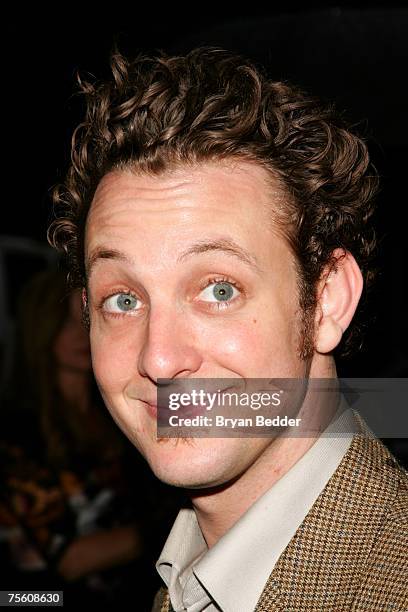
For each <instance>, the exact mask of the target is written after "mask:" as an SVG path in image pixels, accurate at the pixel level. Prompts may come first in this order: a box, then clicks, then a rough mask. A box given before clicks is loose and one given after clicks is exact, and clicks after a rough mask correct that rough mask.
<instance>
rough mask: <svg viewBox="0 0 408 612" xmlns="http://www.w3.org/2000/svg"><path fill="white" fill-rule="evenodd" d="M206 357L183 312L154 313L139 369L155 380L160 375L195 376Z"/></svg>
mask: <svg viewBox="0 0 408 612" xmlns="http://www.w3.org/2000/svg"><path fill="white" fill-rule="evenodd" d="M201 363H202V357H201V355H200V351H199V348H198V346H197V345H196V342H195V339H194V335H193V334H192V332H191V329H189V328H188V325H187V322H186V320H185V317H183V315H182V314H181V313H175V312H173V313H168V312H167V313H165V312H163V311H162V312H160V313H159V312H155V313H151V316H150V318H149V321H148V324H147V326H146V330H145V336H144V339H143V346H142V349H141V351H140V353H139V360H138V370H139V373H140V375H141V376H148V377H149V378H151V379H152V380H154V381H155V382H157V380H158V379H159V378H169V379H172V378H175V377H176V376H189V375H190V376H191V375H192V374H193V375H194V373H195V372H197V371H198V370H199V369H200V366H201Z"/></svg>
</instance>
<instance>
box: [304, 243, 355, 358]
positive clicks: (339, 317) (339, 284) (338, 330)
mask: <svg viewBox="0 0 408 612" xmlns="http://www.w3.org/2000/svg"><path fill="white" fill-rule="evenodd" d="M333 257H334V259H335V265H333V264H331V265H330V266H328V267H326V268H325V270H324V272H323V275H322V277H321V280H320V283H319V286H318V304H317V309H316V319H315V330H316V331H315V349H316V350H317V351H318V352H319V353H330V351H332V350H333V349H334V348H336V346H337V345H338V344H339V342H340V340H341V338H342V335H343V333H344V332H345V331H346V329H347V327H348V326H349V325H350V322H351V320H352V318H353V316H354V313H355V311H356V309H357V305H358V302H359V300H360V297H361V293H362V290H363V277H362V274H361V270H360V268H359V266H358V264H357V262H356V260H355V259H354V257H353V256H352V254H351V253H349V251H345V250H343V249H336V250H335V251H333Z"/></svg>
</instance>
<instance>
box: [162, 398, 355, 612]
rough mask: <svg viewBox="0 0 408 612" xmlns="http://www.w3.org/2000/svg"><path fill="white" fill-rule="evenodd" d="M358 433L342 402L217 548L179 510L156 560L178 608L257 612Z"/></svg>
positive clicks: (190, 516)
mask: <svg viewBox="0 0 408 612" xmlns="http://www.w3.org/2000/svg"><path fill="white" fill-rule="evenodd" d="M342 402H345V400H344V398H343V399H342ZM344 408H346V409H344ZM357 431H358V426H357V424H356V421H355V419H354V416H353V412H352V410H351V409H350V408H349V407H347V406H345V405H344V403H343V404H340V407H339V409H338V411H337V412H336V414H335V416H334V419H333V420H332V422H331V423H330V425H329V426H328V427H327V428H326V430H325V432H324V435H321V436H320V437H319V438H318V439H317V440H316V442H315V443H314V444H313V446H312V447H311V448H310V449H309V450H308V451H307V452H306V453H305V454H304V455H303V456H302V457H301V458H300V459H299V461H298V462H297V463H296V464H295V465H294V466H293V467H292V468H291V469H290V470H289V471H288V472H287V473H286V474H285V475H284V476H282V478H280V480H278V481H277V482H276V483H275V484H274V485H273V486H272V487H271V488H270V489H269V490H268V491H266V493H264V494H263V495H262V496H261V497H260V498H259V499H258V500H257V501H256V502H255V503H254V504H253V505H252V506H251V507H250V508H249V509H248V510H247V511H246V512H245V514H243V515H242V516H241V517H240V519H239V520H238V521H237V522H236V523H235V524H234V525H233V526H232V528H231V529H230V530H229V531H227V533H225V534H224V536H222V538H220V539H219V540H218V542H217V543H216V544H215V545H214V546H213V547H212V548H211V549H208V548H207V545H206V542H205V540H204V537H203V535H202V533H201V530H200V527H199V525H198V522H197V518H196V514H195V512H194V510H193V509H187V508H183V509H182V510H180V512H179V514H178V516H177V518H176V520H175V522H174V525H173V527H172V529H171V531H170V534H169V536H168V538H167V541H166V543H165V545H164V547H163V550H162V552H161V555H160V557H159V559H158V561H157V563H156V569H157V571H158V573H159V574H160V576H161V577H162V579H163V580H164V582H165V584H166V586H167V588H168V590H169V595H170V599H171V603H172V606H173V609H174V610H175V612H182V611H186V612H201V610H205V611H206V612H214V611H216V610H218V611H219V610H221V611H222V612H253V610H254V609H255V607H256V604H257V602H258V600H259V597H260V596H261V593H262V591H263V588H264V586H265V584H266V581H267V580H268V578H269V576H270V574H271V572H272V570H273V568H274V566H275V564H276V562H277V560H278V559H279V557H280V555H281V554H282V552H283V551H284V550H285V548H286V547H287V545H288V544H289V542H290V540H291V539H292V537H293V536H294V534H295V533H296V531H297V529H298V527H299V526H300V525H301V523H302V522H303V520H304V518H305V517H306V515H307V513H308V512H309V510H310V509H311V507H312V505H313V504H314V502H315V501H316V499H317V498H318V496H319V494H320V493H321V492H322V491H323V489H324V487H325V486H326V484H327V482H328V481H329V479H330V477H331V476H332V475H333V473H334V472H335V471H336V469H337V467H338V466H339V464H340V462H341V460H342V459H343V457H344V455H345V454H346V452H347V450H348V448H349V446H350V444H351V442H352V439H353V436H354V434H355V433H356V432H357Z"/></svg>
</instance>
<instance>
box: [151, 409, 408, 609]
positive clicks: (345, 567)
mask: <svg viewBox="0 0 408 612" xmlns="http://www.w3.org/2000/svg"><path fill="white" fill-rule="evenodd" d="M357 418H358V419H359V421H360V425H361V427H362V431H364V430H365V427H364V423H363V422H362V421H361V419H360V418H359V417H357ZM153 610H157V611H161V612H169V611H171V605H170V602H169V596H168V593H167V590H166V589H165V588H164V587H163V588H162V589H160V591H159V592H158V594H157V595H156V599H155V603H154V607H153ZM303 610H305V611H311V610H313V611H323V610H324V611H325V612H330V611H331V612H342V611H346V610H347V611H351V610H352V611H353V612H357V611H359V612H360V611H363V610H364V611H366V612H367V611H369V612H377V611H378V612H380V611H381V612H385V611H390V612H408V473H407V472H406V471H405V470H404V469H403V468H402V467H401V466H400V465H399V464H398V462H397V460H396V459H395V458H394V457H393V456H392V455H391V454H390V453H389V451H388V450H387V449H386V447H385V446H384V445H383V444H382V442H381V441H380V440H378V439H376V438H373V437H368V436H367V435H365V434H364V433H359V434H357V435H356V436H355V438H354V440H353V442H352V443H351V446H350V448H349V450H348V451H347V453H346V455H345V456H344V457H343V460H342V461H341V463H340V465H339V467H338V468H337V470H336V471H335V473H334V474H333V476H332V477H331V479H330V480H329V482H328V483H327V485H326V487H325V488H324V490H323V491H322V493H321V494H320V495H319V497H318V499H317V500H316V502H315V503H314V505H313V506H312V508H311V510H310V511H309V513H308V514H307V516H306V518H305V520H304V521H303V523H302V524H301V526H300V527H299V529H298V530H297V532H296V533H295V535H294V537H293V538H292V540H291V541H290V542H289V544H288V546H287V547H286V549H285V550H284V552H283V553H282V555H281V556H280V558H279V559H278V561H277V563H276V565H275V567H274V569H273V571H272V573H271V575H270V576H269V578H268V580H267V582H266V584H265V587H264V590H263V592H262V594H261V596H260V598H259V600H258V603H257V606H256V608H255V612H278V611H279V612H302V611H303ZM236 612H242V611H241V610H237V611H236Z"/></svg>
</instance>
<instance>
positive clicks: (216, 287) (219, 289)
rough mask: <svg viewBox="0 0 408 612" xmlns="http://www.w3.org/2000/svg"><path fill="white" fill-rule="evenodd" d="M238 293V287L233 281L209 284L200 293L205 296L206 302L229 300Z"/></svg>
mask: <svg viewBox="0 0 408 612" xmlns="http://www.w3.org/2000/svg"><path fill="white" fill-rule="evenodd" d="M238 293H239V291H238V289H236V287H234V285H232V284H231V283H228V282H225V281H222V282H221V281H219V282H215V283H211V284H210V285H208V287H206V288H205V289H204V290H203V291H202V292H201V294H200V295H201V296H204V298H205V299H204V300H203V301H204V302H229V301H230V300H231V299H232V298H234V297H236V295H237V294H238Z"/></svg>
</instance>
